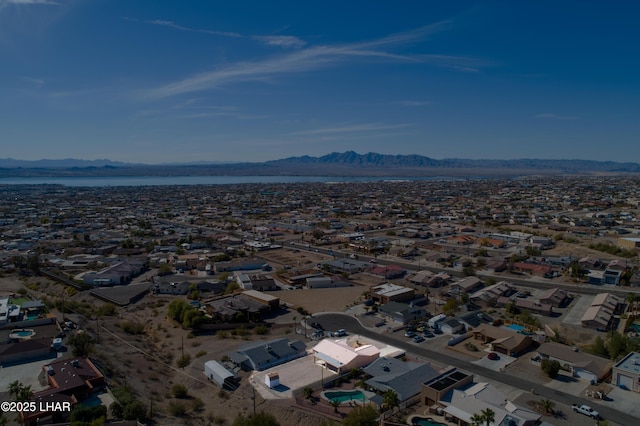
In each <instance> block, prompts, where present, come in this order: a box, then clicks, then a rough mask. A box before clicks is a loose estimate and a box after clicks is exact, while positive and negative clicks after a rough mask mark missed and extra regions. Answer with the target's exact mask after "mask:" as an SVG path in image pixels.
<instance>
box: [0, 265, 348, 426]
mask: <svg viewBox="0 0 640 426" xmlns="http://www.w3.org/2000/svg"><path fill="white" fill-rule="evenodd" d="M34 282H39V283H40V290H37V291H36V290H29V294H30V295H31V296H32V297H33V298H42V297H48V298H52V297H59V296H60V295H61V294H62V292H64V291H66V290H65V288H64V287H63V286H61V285H59V284H57V283H53V282H49V281H47V280H46V279H44V278H42V277H36V278H30V279H29V280H24V279H21V278H15V277H7V276H5V277H1V278H0V295H3V294H12V293H14V292H17V291H18V290H19V289H20V288H23V287H24V286H25V285H26V284H28V283H34ZM348 290H352V289H348ZM352 291H353V290H352ZM289 293H296V292H295V291H292V292H289ZM350 294H351V293H350ZM353 294H354V295H355V296H354V297H356V296H357V295H359V292H354V293H353ZM349 297H351V296H350V295H349V296H345V298H349ZM66 300H73V301H76V302H87V303H89V304H91V306H93V307H99V306H101V305H103V302H101V301H99V300H97V299H95V298H93V297H92V296H89V295H88V294H86V293H80V294H75V295H73V296H71V297H67V299H66ZM171 300H173V299H172V298H169V297H156V296H152V295H148V296H146V297H145V298H144V299H143V300H141V301H140V302H138V303H136V304H135V305H132V306H128V307H125V308H122V309H120V310H119V313H118V316H113V317H102V318H100V320H99V321H96V320H86V319H84V318H82V317H80V316H78V315H74V314H68V315H67V317H68V318H70V319H73V320H75V321H76V322H77V323H78V324H79V325H80V327H81V329H84V330H85V331H86V332H88V333H90V334H91V335H92V336H94V337H95V338H96V339H99V341H98V342H97V343H96V344H95V346H94V351H93V355H92V356H91V358H92V359H93V360H95V362H96V364H97V365H98V366H99V368H101V370H102V371H103V373H104V374H105V377H106V378H107V381H108V384H109V385H110V386H112V387H115V386H127V387H128V388H130V389H133V390H134V391H135V393H136V394H137V395H138V397H139V398H140V399H141V400H142V401H143V402H144V403H145V404H149V405H150V406H153V414H154V416H153V417H154V420H155V422H156V424H158V425H171V426H175V425H182V424H184V425H212V424H219V425H225V424H231V423H232V422H233V420H234V419H235V418H236V416H237V415H239V414H244V415H249V414H251V413H252V412H253V404H254V401H253V399H252V397H253V392H252V387H251V385H250V384H249V373H245V372H242V371H240V372H239V373H238V375H239V377H240V387H239V388H238V389H237V390H235V391H221V390H220V389H219V388H218V387H217V386H216V385H214V384H213V383H211V382H209V381H208V380H207V378H206V376H205V375H204V363H205V362H206V361H208V360H212V359H216V360H221V359H222V358H223V356H225V355H227V354H228V353H229V352H231V351H233V350H235V349H237V347H238V346H240V345H242V344H245V343H247V342H249V341H252V340H256V339H264V340H266V339H274V338H278V337H289V338H291V339H304V336H298V335H295V334H294V332H295V330H294V326H293V325H292V326H287V325H286V324H281V325H280V326H277V327H274V328H272V329H271V331H270V332H269V334H267V335H264V336H258V335H255V334H247V335H245V336H233V335H232V334H231V333H228V334H227V337H225V338H220V337H219V336H216V335H215V334H214V333H204V334H199V335H195V336H194V335H193V334H192V333H190V330H186V329H183V328H182V327H181V326H179V325H178V324H176V323H174V322H173V321H172V320H170V319H168V318H167V316H166V310H167V305H168V303H169V301H171ZM327 307H328V308H329V307H330V306H329V305H328V306H327ZM336 308H337V305H336ZM342 309H344V303H342ZM287 317H288V318H289V320H290V318H291V314H286V315H285V316H284V322H286V321H287V320H286V318H287ZM125 321H129V322H136V323H141V324H144V334H141V335H130V334H127V333H125V332H124V331H123V330H122V329H121V328H120V326H119V325H120V324H122V323H123V322H125ZM182 353H184V354H189V355H190V356H191V359H192V362H191V364H190V365H189V366H188V367H186V368H184V369H180V368H178V367H177V366H176V360H177V359H178V358H179V357H180V356H181V355H182ZM68 356H71V355H70V351H69V353H68ZM34 371H40V370H39V369H38V370H34ZM31 379H34V380H37V378H35V377H34V378H25V381H26V382H28V381H29V380H31ZM176 383H181V384H184V385H186V386H187V388H188V389H189V398H187V399H184V400H176V399H175V398H173V397H172V396H171V387H172V386H173V385H174V384H176ZM197 400H200V401H202V402H203V403H204V405H203V408H202V409H199V410H197V411H194V410H193V409H192V406H193V405H192V404H194V403H195V401H197ZM170 403H179V404H183V405H185V407H186V408H187V413H188V414H187V415H186V416H184V417H182V418H176V417H173V416H171V415H170V414H169V412H168V406H169V404H170ZM255 404H256V409H257V411H266V412H270V413H272V414H273V415H274V416H276V417H277V419H278V421H279V422H280V424H282V425H283V426H286V425H299V424H304V425H310V426H314V425H316V424H319V423H321V421H322V417H320V416H317V415H314V414H313V413H309V412H307V411H300V410H296V409H294V408H292V407H291V404H290V403H287V404H272V403H269V404H266V403H265V400H264V399H263V398H262V397H261V396H260V395H259V394H258V395H257V396H256V400H255Z"/></svg>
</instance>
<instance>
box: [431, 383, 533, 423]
mask: <svg viewBox="0 0 640 426" xmlns="http://www.w3.org/2000/svg"><path fill="white" fill-rule="evenodd" d="M438 403H439V404H441V405H443V406H444V408H443V411H444V415H445V419H446V420H447V421H450V422H454V423H457V424H459V425H467V424H471V423H472V422H471V417H473V415H474V414H477V413H481V412H482V411H483V410H486V409H490V410H492V411H493V412H494V415H495V421H494V422H492V424H494V425H512V424H515V425H519V426H534V425H537V424H538V423H539V421H540V418H541V417H542V415H541V414H539V413H537V412H535V411H532V410H528V409H526V408H523V407H521V406H519V405H516V404H514V403H513V402H511V401H509V400H507V399H506V398H505V397H504V395H503V394H502V393H500V392H499V391H498V390H497V389H496V388H495V387H493V386H492V385H491V383H473V384H471V385H469V386H468V387H466V388H463V389H453V390H452V391H451V393H450V398H449V396H447V397H446V399H441V400H439V401H438Z"/></svg>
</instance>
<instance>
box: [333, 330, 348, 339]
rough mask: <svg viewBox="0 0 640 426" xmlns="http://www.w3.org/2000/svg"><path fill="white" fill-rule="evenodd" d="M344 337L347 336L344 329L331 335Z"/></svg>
mask: <svg viewBox="0 0 640 426" xmlns="http://www.w3.org/2000/svg"><path fill="white" fill-rule="evenodd" d="M346 335H347V331H346V330H345V329H344V328H341V329H340V330H338V331H336V332H334V333H333V337H342V336H346Z"/></svg>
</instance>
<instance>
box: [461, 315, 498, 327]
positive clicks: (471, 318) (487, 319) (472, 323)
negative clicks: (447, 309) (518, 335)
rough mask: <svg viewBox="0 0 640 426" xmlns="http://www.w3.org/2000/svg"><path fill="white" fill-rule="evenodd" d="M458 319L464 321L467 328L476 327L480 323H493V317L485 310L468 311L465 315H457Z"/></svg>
mask: <svg viewBox="0 0 640 426" xmlns="http://www.w3.org/2000/svg"><path fill="white" fill-rule="evenodd" d="M457 319H458V320H459V321H460V322H461V323H463V324H464V325H465V326H466V327H467V328H476V327H478V326H480V324H492V323H493V318H492V317H491V316H489V315H488V314H485V313H484V312H477V311H475V312H468V313H466V314H464V315H461V316H459V317H457Z"/></svg>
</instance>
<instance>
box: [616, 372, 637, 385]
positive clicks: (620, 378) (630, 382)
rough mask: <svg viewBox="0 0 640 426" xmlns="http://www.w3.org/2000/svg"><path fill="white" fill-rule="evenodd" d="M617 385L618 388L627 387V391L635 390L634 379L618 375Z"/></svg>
mask: <svg viewBox="0 0 640 426" xmlns="http://www.w3.org/2000/svg"><path fill="white" fill-rule="evenodd" d="M616 385H618V387H621V386H625V387H626V388H627V389H633V377H631V376H625V375H624V374H620V373H618V383H616Z"/></svg>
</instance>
